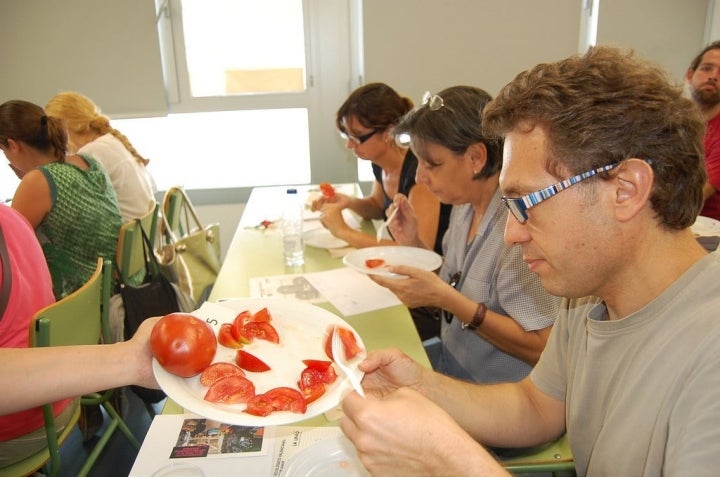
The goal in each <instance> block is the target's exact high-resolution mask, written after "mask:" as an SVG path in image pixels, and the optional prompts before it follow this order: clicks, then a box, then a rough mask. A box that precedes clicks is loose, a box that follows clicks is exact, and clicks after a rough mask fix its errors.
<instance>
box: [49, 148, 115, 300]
mask: <svg viewBox="0 0 720 477" xmlns="http://www.w3.org/2000/svg"><path fill="white" fill-rule="evenodd" d="M81 157H82V158H83V159H84V160H85V162H87V164H88V165H89V168H88V169H87V170H82V169H80V168H79V167H77V166H74V165H72V164H67V163H60V162H55V163H52V164H47V165H45V166H41V167H40V168H39V169H40V171H41V172H42V173H43V174H44V175H45V178H46V179H47V181H48V184H49V185H50V197H51V200H52V208H51V210H50V213H49V214H48V215H47V216H46V217H45V219H44V220H43V221H42V223H41V224H40V226H39V227H38V228H37V229H36V234H37V237H38V240H39V241H40V245H41V246H42V249H43V252H44V253H45V260H47V263H48V268H50V275H51V276H52V281H53V291H54V293H55V298H57V299H60V298H62V297H64V296H67V295H69V294H70V293H72V292H74V291H75V290H77V289H78V288H80V287H81V286H82V285H83V284H84V283H85V282H86V281H87V280H88V279H89V278H90V276H91V275H92V274H93V272H94V271H95V268H96V267H97V259H98V257H100V256H102V257H104V258H107V259H110V260H113V261H114V260H115V251H116V250H117V240H118V233H119V232H120V226H121V225H122V217H121V215H120V209H119V207H118V202H117V196H116V195H115V189H113V186H112V183H111V182H110V178H109V177H108V175H107V173H106V172H105V169H103V167H102V166H101V165H100V163H98V162H97V161H96V160H95V159H93V158H91V157H90V156H86V155H81Z"/></svg>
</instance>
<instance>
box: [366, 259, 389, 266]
mask: <svg viewBox="0 0 720 477" xmlns="http://www.w3.org/2000/svg"><path fill="white" fill-rule="evenodd" d="M383 265H385V260H383V259H382V258H368V259H367V260H365V266H366V267H368V268H378V267H382V266H383Z"/></svg>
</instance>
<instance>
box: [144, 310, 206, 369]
mask: <svg viewBox="0 0 720 477" xmlns="http://www.w3.org/2000/svg"><path fill="white" fill-rule="evenodd" d="M216 349H217V339H216V338H215V333H214V332H213V330H212V328H210V325H208V324H207V323H205V322H204V321H202V320H201V319H199V318H197V317H195V316H193V315H191V314H189V313H170V314H169V315H165V316H164V317H162V318H161V319H160V320H159V321H158V322H157V323H156V324H155V326H154V327H153V330H152V333H151V334H150V350H151V352H152V354H153V356H154V357H155V359H157V360H158V363H160V366H162V367H163V369H164V370H165V371H167V372H168V373H172V374H174V375H177V376H180V377H183V378H190V377H192V376H195V375H197V374H198V373H200V372H202V370H204V369H205V368H207V367H208V365H210V363H211V362H212V360H213V358H214V357H215V350H216Z"/></svg>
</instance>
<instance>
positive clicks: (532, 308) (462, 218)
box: [437, 190, 561, 383]
mask: <svg viewBox="0 0 720 477" xmlns="http://www.w3.org/2000/svg"><path fill="white" fill-rule="evenodd" d="M507 214H508V210H507V208H505V207H503V205H502V203H501V200H500V191H499V190H496V192H495V196H494V197H493V199H492V201H491V202H490V204H489V205H488V208H487V211H486V212H485V215H484V217H483V219H482V220H481V222H480V225H479V226H478V230H477V232H476V235H475V237H474V238H473V240H472V242H471V243H470V244H467V236H468V231H469V228H470V223H471V222H472V215H473V208H472V206H470V205H469V204H467V205H459V206H454V207H453V209H452V212H451V214H450V225H449V226H448V230H447V232H445V237H444V238H443V251H444V260H443V265H442V268H441V269H440V277H441V278H442V279H443V280H445V281H449V278H450V277H452V276H453V275H455V274H456V273H457V272H458V271H460V272H461V274H460V275H461V276H460V280H459V282H458V289H459V290H460V292H461V293H462V294H463V295H465V296H467V297H470V298H472V299H473V300H475V301H477V302H482V303H485V305H487V307H488V309H489V310H492V311H494V312H496V313H500V314H502V315H505V316H509V317H510V318H508V319H513V320H515V321H516V322H517V323H519V324H520V326H522V327H523V329H525V330H526V331H534V330H539V329H543V328H547V327H548V326H551V325H552V324H553V321H554V320H555V317H556V316H557V314H558V307H559V306H560V301H561V299H560V298H558V297H555V296H552V295H550V294H549V293H548V292H547V291H545V289H544V288H543V287H542V284H541V283H540V279H539V278H538V276H537V275H536V274H534V273H532V272H531V271H530V270H529V269H528V267H527V265H526V264H525V263H524V262H523V260H522V250H521V248H520V247H516V246H513V247H509V246H507V245H506V244H505V243H504V241H503V234H504V231H505V222H506V221H507ZM440 337H441V341H442V357H441V359H440V363H439V364H438V367H437V369H438V371H440V372H442V373H444V374H448V375H450V376H455V377H457V378H460V379H467V380H472V381H475V382H481V383H494V382H504V381H519V380H520V379H522V378H524V377H525V376H527V375H528V373H529V372H530V369H532V368H531V366H530V365H529V364H527V363H525V362H524V361H522V360H520V359H518V358H516V357H514V356H512V355H509V354H507V353H505V352H503V351H500V350H499V349H498V348H496V347H495V346H494V345H492V344H491V343H489V342H488V341H485V339H483V338H482V337H480V336H479V335H478V334H477V333H474V332H472V331H468V330H463V329H462V328H461V326H460V321H459V320H457V319H455V318H453V319H452V321H451V322H450V323H447V322H446V321H445V319H444V318H443V319H442V328H441V334H440Z"/></svg>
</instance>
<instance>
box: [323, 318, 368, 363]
mask: <svg viewBox="0 0 720 477" xmlns="http://www.w3.org/2000/svg"><path fill="white" fill-rule="evenodd" d="M334 328H335V327H333V326H329V327H328V331H327V334H326V335H325V354H326V355H327V356H328V358H330V359H332V360H333V361H335V359H334V358H333V354H332V334H333V330H334ZM337 331H338V333H340V341H341V342H342V345H343V348H344V349H345V359H352V358H354V357H355V356H357V355H358V353H360V352H361V351H362V348H360V346H359V345H358V343H357V339H356V338H355V333H353V332H352V331H351V330H349V329H347V328H343V327H340V326H338V327H337Z"/></svg>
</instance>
